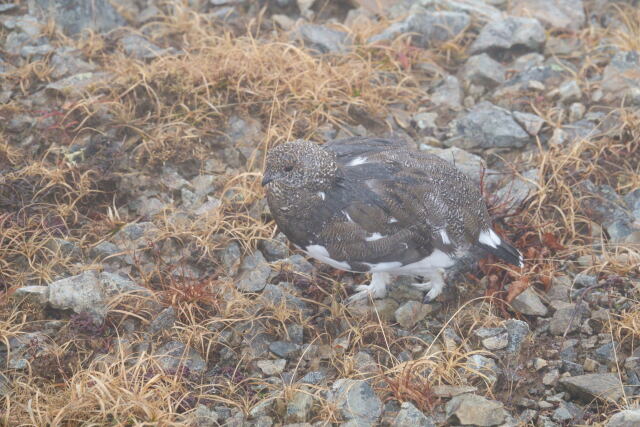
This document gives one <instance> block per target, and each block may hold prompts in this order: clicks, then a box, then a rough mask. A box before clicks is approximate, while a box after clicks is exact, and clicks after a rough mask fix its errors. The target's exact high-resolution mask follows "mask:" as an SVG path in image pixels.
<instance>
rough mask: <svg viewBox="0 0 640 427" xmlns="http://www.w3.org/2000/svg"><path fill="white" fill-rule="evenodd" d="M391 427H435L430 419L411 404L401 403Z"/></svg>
mask: <svg viewBox="0 0 640 427" xmlns="http://www.w3.org/2000/svg"><path fill="white" fill-rule="evenodd" d="M391 426H392V427H435V423H434V422H433V419H432V418H431V417H427V416H426V415H425V414H423V413H422V412H420V410H419V409H418V408H416V407H415V406H414V405H413V404H412V403H411V402H403V403H402V406H401V409H400V411H399V412H398V415H397V416H396V417H395V419H394V420H393V422H392V423H391Z"/></svg>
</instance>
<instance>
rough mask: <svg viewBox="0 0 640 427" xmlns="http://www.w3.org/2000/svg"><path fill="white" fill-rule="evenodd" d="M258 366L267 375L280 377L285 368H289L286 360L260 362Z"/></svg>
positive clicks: (257, 363)
mask: <svg viewBox="0 0 640 427" xmlns="http://www.w3.org/2000/svg"><path fill="white" fill-rule="evenodd" d="M256 365H257V366H258V368H260V370H261V371H262V372H263V373H264V374H265V375H269V376H271V375H279V374H281V373H282V371H284V367H285V366H287V361H286V360H284V359H275V360H258V362H256Z"/></svg>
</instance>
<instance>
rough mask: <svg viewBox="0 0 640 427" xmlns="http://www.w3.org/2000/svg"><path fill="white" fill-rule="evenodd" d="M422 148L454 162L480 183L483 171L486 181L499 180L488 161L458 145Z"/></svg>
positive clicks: (493, 181)
mask: <svg viewBox="0 0 640 427" xmlns="http://www.w3.org/2000/svg"><path fill="white" fill-rule="evenodd" d="M420 149H421V150H423V151H426V152H427V153H431V154H434V155H436V156H438V157H440V158H441V159H444V160H446V161H448V162H449V163H451V164H454V165H455V166H456V167H457V168H458V169H459V170H460V171H462V172H463V173H464V174H465V175H467V176H468V177H469V178H471V179H472V180H473V181H474V182H476V183H477V184H480V178H481V177H482V174H483V171H484V177H483V179H484V182H485V183H487V182H491V183H495V182H497V178H496V174H494V173H493V172H494V171H493V170H492V169H489V168H487V167H486V163H485V161H484V160H483V159H482V157H480V156H478V155H476V154H472V153H469V152H468V151H465V150H463V149H462V148H458V147H449V148H437V147H430V146H423V147H420Z"/></svg>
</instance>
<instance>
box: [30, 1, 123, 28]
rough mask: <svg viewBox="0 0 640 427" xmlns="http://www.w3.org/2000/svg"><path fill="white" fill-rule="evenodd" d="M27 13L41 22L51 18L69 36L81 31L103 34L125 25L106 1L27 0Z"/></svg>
mask: <svg viewBox="0 0 640 427" xmlns="http://www.w3.org/2000/svg"><path fill="white" fill-rule="evenodd" d="M29 13H30V14H31V15H35V16H37V17H39V18H40V19H42V20H43V21H46V20H48V19H50V18H53V19H54V21H55V22H56V24H57V25H58V26H59V27H60V29H61V30H62V31H63V32H64V33H65V34H67V35H70V36H73V35H76V34H78V33H80V32H82V31H83V30H93V31H96V32H98V33H103V32H107V31H110V30H113V29H115V28H118V27H120V26H122V25H124V24H125V20H124V18H123V17H122V16H120V14H119V13H118V12H117V11H116V9H115V8H114V7H113V6H112V5H111V2H110V1H108V0H91V1H86V0H29Z"/></svg>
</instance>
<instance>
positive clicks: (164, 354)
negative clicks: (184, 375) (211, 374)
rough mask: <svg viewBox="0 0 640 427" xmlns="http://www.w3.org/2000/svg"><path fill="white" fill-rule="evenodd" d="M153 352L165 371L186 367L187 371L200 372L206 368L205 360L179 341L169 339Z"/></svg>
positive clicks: (174, 370) (175, 370)
mask: <svg viewBox="0 0 640 427" xmlns="http://www.w3.org/2000/svg"><path fill="white" fill-rule="evenodd" d="M154 354H155V355H157V356H158V357H157V359H156V360H157V361H158V363H159V364H160V366H162V368H163V369H164V370H166V371H173V372H177V371H178V370H179V369H181V368H186V369H188V371H189V373H193V374H202V373H203V372H204V371H205V369H206V368H207V362H205V360H204V359H203V358H202V356H200V354H199V353H198V352H197V351H195V350H194V349H193V348H191V347H187V346H186V345H184V344H183V343H181V342H179V341H169V342H168V343H166V344H165V345H163V346H162V347H160V348H159V349H158V350H157V351H155V352H154Z"/></svg>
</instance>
